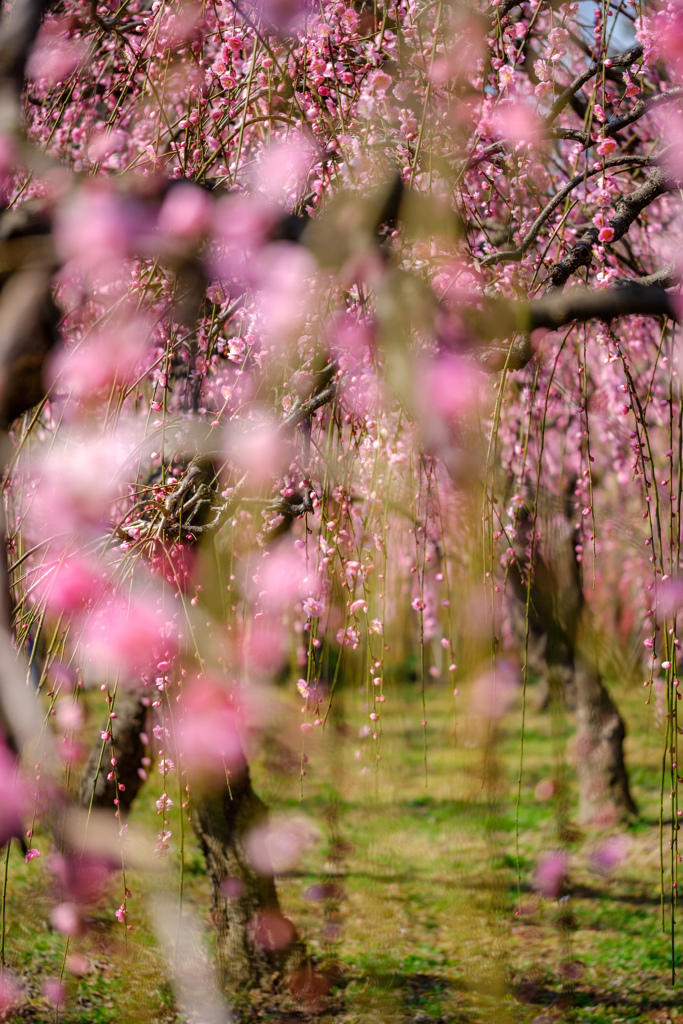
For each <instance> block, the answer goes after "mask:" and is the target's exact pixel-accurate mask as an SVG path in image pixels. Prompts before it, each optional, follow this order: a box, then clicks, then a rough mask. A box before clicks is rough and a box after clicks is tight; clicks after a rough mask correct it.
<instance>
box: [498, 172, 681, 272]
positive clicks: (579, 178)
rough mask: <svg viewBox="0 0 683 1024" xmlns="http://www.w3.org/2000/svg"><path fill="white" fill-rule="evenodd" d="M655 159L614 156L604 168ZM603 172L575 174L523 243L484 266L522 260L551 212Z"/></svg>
mask: <svg viewBox="0 0 683 1024" xmlns="http://www.w3.org/2000/svg"><path fill="white" fill-rule="evenodd" d="M655 159H656V158H655V157H649V156H614V157H608V159H607V160H605V162H604V168H605V169H607V168H610V167H623V166H624V165H625V164H630V165H631V166H634V167H651V166H652V165H653V164H654V162H655ZM602 173H603V165H601V166H599V167H595V168H593V169H592V170H590V171H582V172H581V174H577V175H575V176H574V177H573V178H572V179H571V180H570V181H568V182H567V184H566V185H563V186H562V188H561V189H560V191H559V192H557V193H556V194H555V195H554V196H553V198H552V199H551V200H550V202H549V203H547V204H546V205H545V206H544V207H543V209H542V210H541V212H540V213H539V215H538V217H537V218H536V220H535V221H534V222H533V224H532V225H531V227H530V228H529V230H528V231H527V233H526V235H525V236H524V238H523V239H522V242H521V245H520V246H519V247H518V248H517V249H508V250H507V251H505V252H494V253H491V254H490V255H489V256H485V257H484V258H483V259H482V260H481V265H482V266H483V267H492V266H494V265H495V264H496V263H502V262H504V261H506V260H507V261H508V262H510V263H517V262H519V260H521V259H522V257H523V256H524V254H525V253H526V251H527V249H528V248H529V246H530V245H532V243H533V242H535V241H536V238H537V237H538V233H539V231H540V230H541V228H542V227H543V225H544V223H545V222H546V221H547V219H548V217H549V216H550V215H551V213H553V211H554V210H556V209H557V207H558V206H560V204H561V203H563V202H564V200H565V199H566V198H567V196H568V195H569V194H570V193H571V192H573V191H574V189H575V188H578V186H579V185H581V184H583V182H584V181H586V180H587V179H588V178H592V177H594V176H595V175H596V174H602ZM665 191H666V190H665ZM620 201H621V200H620ZM595 234H596V239H597V230H596V233H595ZM620 237H621V236H620ZM615 238H616V234H615ZM577 244H579V243H577ZM591 244H592V245H593V244H595V243H594V242H593V243H591Z"/></svg>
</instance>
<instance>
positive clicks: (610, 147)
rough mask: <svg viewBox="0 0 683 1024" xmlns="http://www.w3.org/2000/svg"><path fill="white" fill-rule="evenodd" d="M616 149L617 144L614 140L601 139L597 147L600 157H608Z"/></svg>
mask: <svg viewBox="0 0 683 1024" xmlns="http://www.w3.org/2000/svg"><path fill="white" fill-rule="evenodd" d="M616 148H617V144H616V142H615V141H614V139H603V140H602V142H601V143H600V144H599V146H598V153H599V154H600V156H609V154H610V153H613V152H614V150H615V149H616Z"/></svg>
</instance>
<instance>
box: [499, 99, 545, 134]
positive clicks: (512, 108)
mask: <svg viewBox="0 0 683 1024" xmlns="http://www.w3.org/2000/svg"><path fill="white" fill-rule="evenodd" d="M540 128H541V123H540V121H539V118H538V116H537V115H536V112H535V110H534V109H533V107H531V106H528V105H527V104H526V103H516V102H512V103H501V104H499V106H498V129H499V131H500V134H501V135H502V137H503V138H504V139H508V141H510V142H535V141H537V140H538V138H539V135H540Z"/></svg>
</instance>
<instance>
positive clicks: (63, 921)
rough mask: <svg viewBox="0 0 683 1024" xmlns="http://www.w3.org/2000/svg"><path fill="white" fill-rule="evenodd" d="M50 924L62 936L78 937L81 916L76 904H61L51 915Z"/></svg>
mask: <svg viewBox="0 0 683 1024" xmlns="http://www.w3.org/2000/svg"><path fill="white" fill-rule="evenodd" d="M50 923H51V925H52V927H53V928H55V929H56V930H57V931H58V932H61V933H62V935H78V933H79V931H80V930H81V916H80V914H79V912H78V907H77V906H76V905H75V903H59V904H58V905H57V906H56V907H55V908H54V910H53V911H52V913H51V914H50Z"/></svg>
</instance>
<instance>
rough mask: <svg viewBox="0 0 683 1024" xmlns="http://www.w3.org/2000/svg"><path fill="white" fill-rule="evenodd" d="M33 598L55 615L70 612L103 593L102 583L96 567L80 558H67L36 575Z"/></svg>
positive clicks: (79, 556) (80, 556)
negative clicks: (41, 602) (42, 603)
mask: <svg viewBox="0 0 683 1024" xmlns="http://www.w3.org/2000/svg"><path fill="white" fill-rule="evenodd" d="M35 574H36V576H37V577H38V582H37V583H36V586H35V591H34V593H35V595H36V597H37V599H38V600H40V601H44V602H45V604H46V605H47V607H48V608H51V609H53V611H55V612H65V613H69V612H73V611H75V609H76V608H80V607H82V606H83V605H85V604H89V603H90V602H91V601H94V600H95V599H96V598H97V597H99V596H100V595H101V594H102V592H103V587H104V580H103V578H102V576H101V574H100V573H99V572H98V571H97V569H96V567H95V563H94V562H91V561H90V560H89V559H88V558H85V557H83V556H82V555H80V554H75V555H67V556H66V557H65V558H64V559H63V560H62V561H60V562H56V563H54V564H53V565H50V566H47V567H46V566H45V565H40V566H38V568H37V569H36V571H35Z"/></svg>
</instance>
